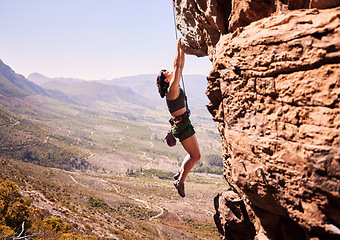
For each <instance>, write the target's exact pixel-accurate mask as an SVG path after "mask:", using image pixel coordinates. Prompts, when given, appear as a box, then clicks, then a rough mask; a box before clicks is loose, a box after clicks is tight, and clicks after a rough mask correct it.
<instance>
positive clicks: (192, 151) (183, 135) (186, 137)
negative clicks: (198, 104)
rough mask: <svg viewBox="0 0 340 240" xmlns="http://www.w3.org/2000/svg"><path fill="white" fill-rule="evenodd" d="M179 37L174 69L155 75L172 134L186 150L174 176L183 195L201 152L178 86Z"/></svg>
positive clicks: (181, 64)
mask: <svg viewBox="0 0 340 240" xmlns="http://www.w3.org/2000/svg"><path fill="white" fill-rule="evenodd" d="M180 42H181V38H179V39H178V40H177V46H176V53H175V60H174V70H173V72H169V71H167V70H164V69H163V70H161V71H160V73H159V75H158V77H157V86H158V91H159V94H160V95H161V97H162V98H164V96H166V103H167V105H168V108H169V111H170V114H171V116H172V118H171V119H170V121H169V122H170V123H171V131H172V134H173V135H174V136H175V137H176V138H178V139H179V141H180V143H181V144H182V146H183V147H184V149H185V150H186V151H187V153H188V155H187V156H186V157H185V158H184V160H183V163H182V165H181V168H180V170H179V172H178V173H177V174H176V175H175V176H174V178H175V181H174V185H175V187H176V188H177V191H178V194H179V195H180V196H181V197H185V192H184V182H185V179H186V177H187V175H188V174H189V172H190V170H191V169H192V168H193V167H194V165H195V164H196V163H197V162H198V161H199V160H200V158H201V154H200V149H199V146H198V142H197V139H196V136H195V130H194V127H193V126H192V124H191V122H190V119H189V111H188V109H187V106H186V101H185V98H186V96H185V93H184V91H183V89H182V88H181V87H180V79H181V76H182V70H183V67H184V61H185V53H184V52H183V51H182V49H181V47H180Z"/></svg>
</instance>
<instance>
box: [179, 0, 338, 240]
mask: <svg viewBox="0 0 340 240" xmlns="http://www.w3.org/2000/svg"><path fill="white" fill-rule="evenodd" d="M174 4H175V10H176V15H177V17H176V19H177V28H178V29H179V30H180V31H181V33H182V35H183V36H184V37H185V41H183V42H182V46H183V48H184V49H185V51H186V52H187V53H189V54H194V55H197V56H207V55H208V56H209V58H210V60H211V61H212V62H213V69H212V71H211V72H210V75H209V76H208V86H207V92H206V94H207V96H208V97H209V99H210V101H211V102H210V103H209V104H208V106H207V107H208V110H209V111H210V113H211V114H212V116H213V119H214V120H215V121H216V122H218V123H219V124H218V129H219V133H220V137H221V141H222V145H223V150H224V153H223V154H224V175H225V178H226V180H227V182H228V184H229V186H230V189H229V190H228V191H226V192H223V193H221V194H219V195H218V196H217V197H216V198H215V207H216V215H215V222H216V225H217V227H218V229H219V231H220V233H221V235H222V236H223V238H224V239H238V240H239V239H340V192H339V191H340V103H339V99H340V7H339V6H340V1H339V0H281V1H280V0H207V1H203V0H174Z"/></svg>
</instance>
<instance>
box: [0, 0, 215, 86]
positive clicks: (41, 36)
mask: <svg viewBox="0 0 340 240" xmlns="http://www.w3.org/2000/svg"><path fill="white" fill-rule="evenodd" d="M174 51H175V27H174V22H173V12H172V0H145V1H142V0H127V1H123V0H0V59H1V60H2V61H3V62H4V63H5V64H7V65H9V66H10V67H11V68H12V69H13V70H14V71H15V72H17V73H20V74H23V75H24V76H26V77H27V76H28V75H29V74H30V73H33V72H39V73H41V74H43V75H46V76H48V77H74V78H82V79H87V80H97V79H112V78H115V77H122V76H132V75H138V74H150V73H158V72H159V70H160V69H161V68H167V69H171V68H172V66H173V57H174ZM210 69H211V63H210V61H209V60H208V58H207V57H204V58H197V57H196V56H189V57H187V59H186V65H185V69H184V74H203V75H208V74H209V71H210Z"/></svg>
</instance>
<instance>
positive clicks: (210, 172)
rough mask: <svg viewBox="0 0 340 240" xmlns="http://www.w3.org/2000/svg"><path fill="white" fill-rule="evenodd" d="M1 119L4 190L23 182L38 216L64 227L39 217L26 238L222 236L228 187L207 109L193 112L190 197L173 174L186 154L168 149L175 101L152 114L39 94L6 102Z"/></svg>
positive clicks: (121, 104)
mask: <svg viewBox="0 0 340 240" xmlns="http://www.w3.org/2000/svg"><path fill="white" fill-rule="evenodd" d="M189 101H190V100H189ZM0 113H1V118H0V120H1V125H0V134H1V148H0V162H1V164H0V178H1V182H3V184H5V183H6V182H8V181H10V182H13V183H15V184H16V185H17V191H18V192H19V193H20V195H21V197H22V198H23V199H26V200H29V201H30V208H33V209H37V211H43V214H42V215H43V216H44V217H41V219H45V220H46V219H53V221H52V222H55V221H60V222H61V223H62V224H64V225H63V226H64V227H63V228H60V227H59V228H57V229H56V228H54V227H53V226H55V225H53V224H52V225H51V224H50V225H49V224H48V223H49V221H47V224H46V221H45V220H43V222H44V221H45V222H44V224H45V225H44V224H40V225H39V226H40V227H38V225H37V224H34V222H36V220H34V221H33V220H32V216H30V217H28V218H27V219H26V222H27V224H28V225H27V228H26V229H25V234H27V235H29V234H33V235H34V234H37V235H36V236H37V237H36V238H37V239H61V238H62V239H219V238H220V237H219V234H218V231H217V229H216V227H215V224H214V220H213V215H214V213H215V209H214V197H215V196H216V195H217V194H218V193H219V192H221V191H223V190H225V189H227V188H228V186H227V184H226V183H225V180H224V179H223V176H222V156H221V144H220V142H219V136H218V133H217V129H216V123H214V122H213V121H212V120H211V118H210V117H209V113H208V112H207V110H205V111H195V112H194V111H193V112H192V117H191V118H192V122H193V124H194V126H195V130H196V132H197V138H198V141H199V144H200V148H201V155H202V159H201V160H200V162H199V163H197V164H196V166H195V168H194V169H193V171H192V172H191V173H190V174H189V176H188V178H187V181H186V185H185V187H186V197H185V198H181V197H180V196H179V195H178V193H177V190H176V189H175V187H174V186H173V175H174V174H175V173H176V172H177V171H178V169H179V166H180V164H181V162H182V159H183V158H184V156H185V154H186V153H185V151H184V149H183V148H182V147H181V145H180V144H179V143H177V145H176V146H175V147H173V148H170V147H168V146H167V145H166V142H164V137H165V135H166V133H167V131H168V130H169V129H170V126H169V124H168V118H169V114H168V112H167V110H166V106H165V103H163V105H161V104H157V105H156V104H155V105H154V106H152V107H148V106H145V105H142V104H140V102H138V100H137V101H136V103H134V102H133V101H125V100H124V98H117V99H116V100H115V101H111V100H110V101H104V100H103V101H102V100H100V99H96V100H94V101H92V102H91V104H72V103H68V102H63V101H60V100H56V99H54V98H51V97H48V96H42V95H39V94H30V95H28V96H25V97H15V96H8V95H7V96H6V95H5V94H2V95H1V97H0ZM4 187H5V185H4ZM34 219H35V218H34ZM61 223H60V224H61ZM21 224H22V223H20V224H19V225H18V226H17V228H14V227H12V228H11V229H9V230H8V229H7V230H8V231H0V237H1V238H2V237H13V236H17V235H18V234H19V233H20V231H21V230H22V226H21ZM41 226H44V227H41ZM58 226H59V225H58ZM2 229H3V228H2ZM1 234H2V235H1ZM6 234H7V235H6ZM69 236H72V238H71V237H69Z"/></svg>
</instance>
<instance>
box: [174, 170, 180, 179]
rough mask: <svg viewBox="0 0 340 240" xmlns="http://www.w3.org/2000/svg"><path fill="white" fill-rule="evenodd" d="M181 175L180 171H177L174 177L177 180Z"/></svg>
mask: <svg viewBox="0 0 340 240" xmlns="http://www.w3.org/2000/svg"><path fill="white" fill-rule="evenodd" d="M180 175H181V173H180V172H178V173H176V175H174V179H175V180H178V178H179V176H180Z"/></svg>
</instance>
